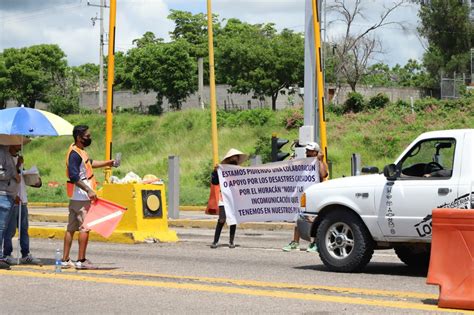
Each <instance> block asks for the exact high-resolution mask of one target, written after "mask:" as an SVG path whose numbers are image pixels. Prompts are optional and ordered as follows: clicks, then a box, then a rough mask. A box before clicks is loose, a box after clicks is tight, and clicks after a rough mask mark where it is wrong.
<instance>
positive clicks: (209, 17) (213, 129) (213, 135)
mask: <svg viewBox="0 0 474 315" xmlns="http://www.w3.org/2000/svg"><path fill="white" fill-rule="evenodd" d="M207 34H208V45H209V88H210V94H211V95H210V101H211V138H212V161H213V164H214V165H217V164H218V163H219V151H218V143H217V106H216V79H215V75H214V38H213V34H212V6H211V0H207Z"/></svg>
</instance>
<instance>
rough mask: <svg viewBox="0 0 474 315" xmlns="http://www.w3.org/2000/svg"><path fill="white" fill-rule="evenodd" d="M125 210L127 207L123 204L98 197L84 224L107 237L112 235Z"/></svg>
mask: <svg viewBox="0 0 474 315" xmlns="http://www.w3.org/2000/svg"><path fill="white" fill-rule="evenodd" d="M125 210H127V208H125V207H122V206H121V205H118V204H116V203H113V202H111V201H108V200H105V199H101V198H97V201H96V202H93V203H92V204H91V207H90V209H89V211H87V215H86V217H85V219H84V223H83V226H84V227H85V228H86V229H89V230H92V231H94V232H97V233H99V234H100V235H102V236H103V237H106V238H107V237H109V236H110V235H112V233H113V231H114V230H115V228H116V227H117V225H118V224H119V222H120V220H121V219H122V216H123V214H124V213H125Z"/></svg>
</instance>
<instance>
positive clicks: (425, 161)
mask: <svg viewBox="0 0 474 315" xmlns="http://www.w3.org/2000/svg"><path fill="white" fill-rule="evenodd" d="M455 147H456V141H455V140H454V139H429V140H424V141H421V142H419V143H417V144H416V145H415V146H414V147H413V148H412V149H411V150H410V151H409V152H408V153H407V154H406V155H405V157H404V158H403V159H402V160H401V161H400V163H399V167H400V169H401V173H402V176H413V177H420V178H430V177H445V178H449V177H451V173H452V169H453V163H454V152H455Z"/></svg>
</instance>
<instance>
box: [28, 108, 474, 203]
mask: <svg viewBox="0 0 474 315" xmlns="http://www.w3.org/2000/svg"><path fill="white" fill-rule="evenodd" d="M433 102H434V103H433V104H434V105H433V104H430V103H429V102H428V103H426V102H425V103H422V104H418V107H417V108H416V113H415V114H412V113H411V111H410V110H409V109H407V108H402V107H397V106H396V105H391V106H389V107H386V108H384V109H381V110H377V111H376V110H372V111H367V112H362V113H358V114H346V115H336V114H334V113H331V112H329V113H327V128H328V130H327V135H328V155H329V159H330V160H331V161H332V164H333V167H332V174H331V175H332V177H333V178H335V177H341V176H344V175H346V176H347V175H350V157H351V154H352V153H360V154H361V157H362V165H372V166H377V167H379V169H382V168H383V166H384V165H386V164H388V163H391V162H393V160H394V159H395V158H396V157H397V156H398V154H400V153H401V152H402V151H403V149H404V148H405V147H406V146H407V145H408V144H409V143H410V142H411V141H412V140H413V139H414V138H415V137H416V136H418V135H419V134H420V133H422V132H425V131H429V130H437V129H454V128H471V127H472V126H473V125H474V106H473V104H472V102H467V103H463V104H460V105H453V104H452V103H449V104H448V105H446V104H445V103H441V102H439V101H433ZM294 115H295V111H294V110H285V111H279V112H275V113H273V112H271V111H263V112H262V110H254V111H253V113H252V112H250V113H247V114H245V115H242V114H241V113H238V112H237V113H233V114H232V113H231V114H223V115H220V116H219V134H218V137H219V156H220V157H222V156H223V155H224V154H225V153H226V152H227V150H228V149H230V148H231V147H234V148H237V149H239V150H241V151H243V152H247V153H253V152H254V149H255V143H256V141H257V138H258V136H270V135H271V133H272V132H276V133H277V134H278V136H279V137H282V138H286V139H290V140H294V139H297V137H298V129H297V128H293V129H289V130H287V129H286V128H285V126H286V121H287V120H288V118H289V117H290V118H291V117H293V116H294ZM297 116H298V117H301V113H299V115H297ZM65 118H66V119H67V120H69V121H70V122H71V123H72V124H74V125H76V124H87V125H89V126H90V128H91V132H92V136H93V143H92V145H91V147H90V149H89V150H88V151H89V154H90V156H91V157H92V158H93V159H97V160H101V159H103V157H104V151H105V149H104V146H105V144H104V142H105V136H104V135H105V117H104V116H103V115H98V114H85V115H71V116H67V117H65ZM210 125H211V123H210V112H209V110H186V111H181V112H171V113H166V114H164V115H162V116H160V117H156V116H145V115H139V114H131V113H120V114H116V115H114V129H113V133H114V134H113V152H122V166H121V167H120V168H118V169H114V175H115V176H118V177H123V176H125V174H127V173H128V172H134V173H136V174H138V175H139V176H142V177H143V176H144V175H146V174H154V175H156V176H158V177H159V178H162V179H163V180H164V181H165V183H166V182H167V176H168V175H167V174H168V156H170V155H177V156H179V158H180V182H181V185H180V199H181V200H180V202H181V204H186V205H204V204H205V203H206V202H207V197H208V194H209V187H208V186H204V185H203V184H202V183H201V182H200V180H199V178H197V177H198V176H196V175H197V174H199V173H205V172H206V171H207V169H208V168H209V165H210V161H211V160H212V147H211V134H210ZM71 142H72V137H70V136H68V137H57V138H54V137H50V138H47V137H44V138H36V139H33V141H32V142H31V143H30V144H28V145H27V146H25V150H24V155H25V161H26V167H30V166H31V165H37V166H38V168H39V169H40V172H41V175H42V178H43V183H44V185H43V187H42V188H40V189H34V188H29V191H28V193H29V200H30V201H43V202H63V201H66V200H67V197H66V194H65V181H66V176H65V170H64V168H65V154H66V151H67V148H68V146H69V144H70V143H71ZM269 145H270V144H269ZM285 150H289V145H286V147H285ZM210 171H211V170H210V169H209V173H210ZM96 176H97V178H98V180H99V182H101V181H103V172H102V171H101V170H96ZM56 185H57V187H54V186H56Z"/></svg>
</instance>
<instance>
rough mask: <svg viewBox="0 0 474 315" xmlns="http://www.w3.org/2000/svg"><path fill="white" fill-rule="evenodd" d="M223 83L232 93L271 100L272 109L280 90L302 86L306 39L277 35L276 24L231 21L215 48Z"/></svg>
mask: <svg viewBox="0 0 474 315" xmlns="http://www.w3.org/2000/svg"><path fill="white" fill-rule="evenodd" d="M216 56H217V58H216V64H217V67H218V68H219V73H218V76H220V78H221V79H220V80H221V81H222V82H225V83H227V84H229V85H230V89H229V90H230V92H235V93H242V94H247V93H253V94H254V97H263V96H270V97H271V98H272V109H273V110H275V109H276V100H277V98H278V95H279V94H280V92H281V90H282V89H284V88H289V87H290V86H292V85H295V84H300V85H301V83H302V82H303V76H304V40H303V36H302V35H301V34H299V33H295V32H293V31H290V30H283V31H282V32H281V33H280V34H278V33H277V31H276V29H275V28H274V26H273V24H255V25H251V24H248V23H244V22H241V21H239V20H237V19H230V20H229V21H228V22H227V24H226V26H225V27H224V28H223V30H222V34H221V35H220V37H219V39H218V46H217V47H216Z"/></svg>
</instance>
